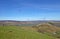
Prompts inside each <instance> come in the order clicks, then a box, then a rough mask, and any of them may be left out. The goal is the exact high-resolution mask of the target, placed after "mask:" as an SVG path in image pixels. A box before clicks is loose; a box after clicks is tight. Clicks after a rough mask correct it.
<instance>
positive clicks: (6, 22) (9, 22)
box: [0, 20, 60, 26]
mask: <svg viewBox="0 0 60 39" xmlns="http://www.w3.org/2000/svg"><path fill="white" fill-rule="evenodd" d="M47 22H52V23H53V24H54V25H55V26H60V21H54V20H37V21H15V20H0V25H16V26H28V25H30V26H33V25H37V24H40V23H47Z"/></svg>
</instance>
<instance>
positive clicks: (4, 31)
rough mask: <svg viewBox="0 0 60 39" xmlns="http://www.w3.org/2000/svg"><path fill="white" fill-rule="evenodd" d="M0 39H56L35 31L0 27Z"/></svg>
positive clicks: (15, 27) (14, 27) (16, 27)
mask: <svg viewBox="0 0 60 39" xmlns="http://www.w3.org/2000/svg"><path fill="white" fill-rule="evenodd" d="M0 39H56V38H54V37H52V36H48V35H45V34H42V33H38V32H35V31H28V30H24V29H21V27H20V26H0Z"/></svg>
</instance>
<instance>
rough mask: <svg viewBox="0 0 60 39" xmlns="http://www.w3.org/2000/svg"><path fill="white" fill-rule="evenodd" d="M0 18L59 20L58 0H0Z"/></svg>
mask: <svg viewBox="0 0 60 39" xmlns="http://www.w3.org/2000/svg"><path fill="white" fill-rule="evenodd" d="M0 20H23V21H25V20H60V0H0Z"/></svg>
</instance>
